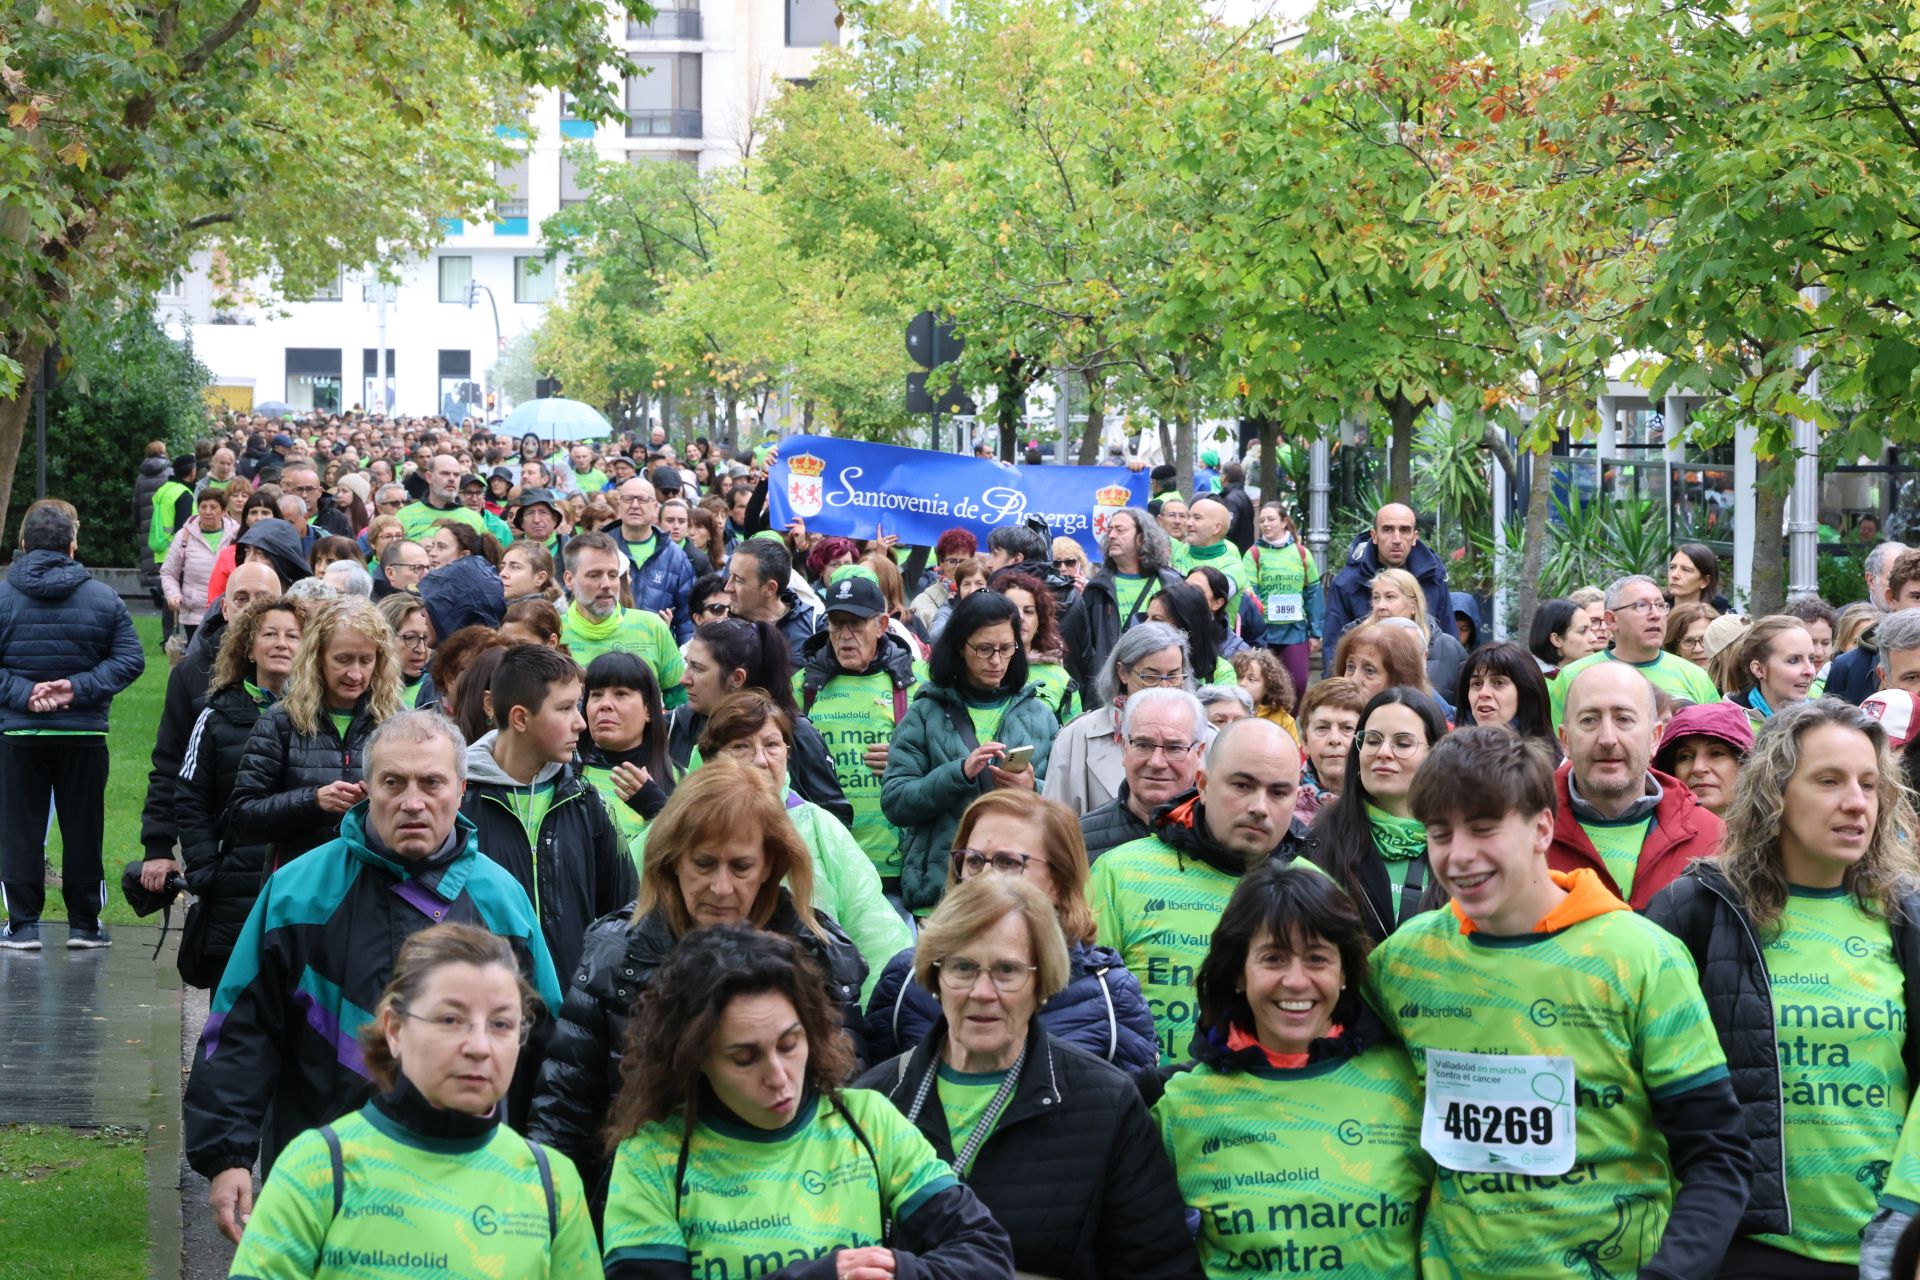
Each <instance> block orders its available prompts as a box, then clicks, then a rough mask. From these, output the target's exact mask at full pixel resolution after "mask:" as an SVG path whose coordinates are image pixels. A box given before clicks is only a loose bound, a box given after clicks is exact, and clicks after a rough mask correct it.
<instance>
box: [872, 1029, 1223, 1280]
mask: <svg viewBox="0 0 1920 1280" xmlns="http://www.w3.org/2000/svg"><path fill="white" fill-rule="evenodd" d="M946 1042H947V1024H946V1020H945V1019H942V1020H941V1021H940V1022H939V1023H937V1024H935V1026H934V1028H933V1029H932V1030H931V1031H929V1032H928V1033H927V1036H926V1038H925V1039H923V1040H922V1041H921V1042H920V1043H919V1044H918V1045H917V1046H916V1047H915V1048H914V1049H913V1050H912V1052H910V1053H906V1054H902V1055H901V1056H900V1057H897V1058H894V1059H893V1060H891V1061H889V1062H883V1063H881V1064H879V1065H878V1066H876V1067H874V1068H873V1070H871V1071H869V1072H867V1074H866V1075H864V1076H862V1077H861V1078H860V1080H859V1085H860V1087H861V1088H863V1089H875V1090H878V1091H879V1092H881V1093H884V1094H885V1095H886V1096H887V1098H888V1099H889V1100H890V1101H892V1103H893V1105H894V1106H896V1107H898V1108H900V1111H901V1114H903V1115H906V1116H907V1117H909V1118H910V1119H912V1120H913V1122H914V1124H915V1125H916V1126H917V1127H918V1128H919V1130H920V1132H921V1133H922V1134H924V1135H925V1136H926V1139H927V1141H928V1142H930V1143H932V1144H933V1150H934V1154H936V1155H938V1156H939V1157H940V1158H941V1159H942V1160H946V1161H948V1162H949V1163H951V1162H952V1161H953V1159H954V1149H953V1138H952V1135H951V1134H949V1133H948V1131H947V1113H946V1109H945V1108H944V1107H942V1106H941V1105H940V1100H939V1099H938V1098H937V1097H935V1096H934V1095H933V1091H932V1090H929V1091H928V1093H927V1095H926V1097H925V1099H924V1100H923V1101H922V1103H921V1105H920V1107H919V1111H918V1114H917V1115H916V1114H915V1111H914V1101H915V1099H916V1097H918V1096H919V1094H920V1090H921V1087H922V1084H923V1083H924V1082H925V1080H926V1077H927V1074H928V1073H929V1072H930V1071H933V1070H935V1069H936V1068H937V1066H938V1064H939V1060H940V1055H941V1050H942V1049H943V1048H944V1047H945V1045H946ZM938 1087H939V1086H938V1084H937V1083H936V1084H935V1085H934V1088H935V1089H937V1088H938ZM959 1174H960V1177H961V1178H962V1179H964V1180H965V1182H966V1184H967V1186H968V1187H970V1188H972V1190H973V1193H974V1194H975V1195H977V1196H979V1197H980V1199H981V1200H982V1201H984V1202H985V1204H986V1206H987V1208H988V1209H990V1210H992V1211H993V1216H994V1220H995V1221H997V1222H998V1223H999V1224H1000V1225H1001V1226H1003V1227H1005V1228H1006V1230H1007V1234H1008V1235H1009V1236H1011V1237H1013V1265H1014V1267H1015V1269H1016V1270H1018V1271H1020V1272H1022V1273H1031V1274H1036V1275H1043V1276H1054V1277H1058V1278H1059V1280H1103V1278H1104V1277H1114V1278H1115V1280H1121V1278H1124V1280H1162V1278H1164V1280H1199V1277H1200V1262H1199V1257H1198V1255H1197V1254H1196V1253H1195V1252H1194V1248H1193V1240H1192V1238H1191V1237H1190V1236H1189V1235H1188V1234H1187V1222H1186V1207H1185V1205H1183V1204H1182V1203H1181V1200H1180V1189H1179V1185H1178V1184H1177V1183H1176V1182H1175V1181H1174V1175H1173V1166H1172V1165H1171V1164H1169V1163H1168V1162H1167V1156H1166V1151H1165V1149H1164V1148H1163V1147H1162V1145H1161V1142H1160V1133H1159V1131H1158V1130H1157V1129H1156V1128H1155V1127H1154V1123H1153V1121H1152V1119H1151V1118H1149V1117H1148V1115H1147V1109H1146V1107H1145V1106H1143V1105H1142V1104H1141V1101H1140V1095H1139V1093H1138V1092H1136V1091H1135V1089H1134V1086H1133V1081H1132V1080H1131V1079H1129V1078H1128V1076H1127V1074H1126V1073H1125V1072H1124V1071H1121V1070H1120V1069H1119V1068H1117V1067H1112V1066H1109V1065H1107V1064H1106V1063H1104V1062H1101V1061H1100V1060H1099V1059H1097V1058H1093V1057H1090V1056H1089V1055H1087V1054H1084V1053H1081V1052H1080V1051H1079V1050H1078V1049H1072V1048H1069V1047H1068V1046H1066V1045H1064V1044H1062V1043H1060V1042H1059V1041H1057V1040H1055V1039H1054V1038H1053V1037H1052V1036H1050V1035H1048V1034H1047V1032H1046V1029H1045V1028H1044V1027H1043V1026H1042V1025H1041V1024H1040V1020H1039V1019H1037V1018H1036V1019H1033V1020H1032V1021H1031V1022H1029V1023H1028V1024H1027V1047H1026V1051H1025V1055H1024V1057H1023V1059H1022V1061H1021V1064H1020V1076H1019V1081H1018V1083H1017V1084H1015V1086H1014V1092H1013V1097H1012V1098H1011V1099H1009V1100H1008V1102H1007V1105H1006V1110H1005V1111H1004V1112H1003V1113H1002V1114H1001V1116H1000V1121H999V1123H998V1124H996V1125H995V1126H994V1127H993V1132H992V1133H991V1134H990V1135H988V1137H987V1139H986V1141H985V1142H984V1143H983V1144H982V1145H981V1147H980V1149H979V1154H978V1155H976V1156H975V1157H974V1160H973V1164H972V1166H971V1167H970V1168H968V1169H964V1170H960V1171H959Z"/></svg>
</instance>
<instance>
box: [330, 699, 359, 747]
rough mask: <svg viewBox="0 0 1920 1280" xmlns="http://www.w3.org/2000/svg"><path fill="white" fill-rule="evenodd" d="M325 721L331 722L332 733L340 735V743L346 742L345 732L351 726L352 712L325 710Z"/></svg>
mask: <svg viewBox="0 0 1920 1280" xmlns="http://www.w3.org/2000/svg"><path fill="white" fill-rule="evenodd" d="M327 719H329V720H331V721H333V728H334V732H336V733H338V734H339V735H340V741H342V742H345V741H346V740H347V730H348V729H349V728H351V727H352V725H353V712H351V711H335V710H334V709H333V708H331V707H329V708H327Z"/></svg>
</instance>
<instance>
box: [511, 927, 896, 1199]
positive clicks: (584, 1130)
mask: <svg viewBox="0 0 1920 1280" xmlns="http://www.w3.org/2000/svg"><path fill="white" fill-rule="evenodd" d="M633 911H634V908H633V905H632V904H629V905H628V906H626V907H624V908H622V909H621V910H619V911H616V912H614V913H612V914H611V915H607V916H603V917H601V918H600V919H599V920H596V921H594V922H593V927H592V928H590V929H588V930H587V936H586V944H585V947H584V949H583V950H582V952H581V955H580V967H579V969H578V970H577V971H576V972H575V973H574V974H573V980H572V982H571V983H570V984H569V985H568V987H567V998H566V1000H565V1002H564V1003H563V1004H562V1005H561V1006H560V1021H559V1025H558V1027H557V1028H556V1029H555V1030H554V1033H553V1039H552V1040H551V1041H550V1042H549V1043H548V1045H547V1056H546V1060H545V1061H544V1062H542V1063H541V1064H540V1083H539V1086H538V1088H537V1089H536V1090H535V1092H534V1098H533V1112H532V1115H531V1116H530V1117H529V1119H528V1121H527V1136H528V1137H530V1138H532V1139H533V1140H534V1141H536V1142H544V1143H545V1144H547V1145H548V1146H550V1147H552V1148H554V1149H555V1150H557V1151H560V1152H562V1153H564V1154H565V1155H566V1156H567V1158H568V1159H570V1160H572V1161H573V1163H574V1166H575V1167H576V1168H578V1169H579V1170H580V1177H581V1180H582V1181H583V1182H585V1184H586V1186H587V1189H588V1194H589V1197H590V1198H591V1199H592V1201H593V1203H594V1205H595V1206H596V1210H595V1212H596V1214H597V1213H598V1208H597V1206H599V1205H602V1204H604V1203H605V1201H606V1195H607V1188H606V1175H607V1171H608V1169H609V1168H610V1167H611V1166H610V1165H609V1163H608V1161H607V1157H606V1153H605V1149H604V1147H603V1146H602V1145H601V1141H600V1129H601V1126H602V1125H603V1124H605V1123H606V1119H607V1109H608V1108H609V1107H610V1106H611V1105H612V1103H613V1098H614V1095H615V1094H617V1093H618V1092H619V1091H620V1053H621V1049H622V1047H623V1046H624V1045H625V1044H626V1040H627V1022H628V1019H630V1018H631V1017H632V1016H633V1009H634V1004H635V1002H637V1001H638V1000H639V998H640V993H641V992H642V991H644V990H646V988H647V986H648V984H650V983H651V982H652V981H653V976H654V974H656V973H658V972H659V970H660V966H661V965H662V964H664V963H666V959H667V957H668V956H669V955H670V954H672V952H673V947H674V943H675V942H676V941H677V939H675V938H674V936H673V934H672V932H671V931H670V930H669V928H668V925H667V919H666V916H665V915H664V914H663V913H662V912H660V911H658V910H656V911H652V912H649V913H648V914H647V916H646V917H645V918H644V919H642V920H641V921H640V922H639V923H637V924H636V923H634V921H633ZM814 919H816V920H817V921H819V923H820V928H821V931H822V932H823V933H825V934H826V940H825V941H822V940H821V939H820V938H819V937H817V936H816V935H815V934H814V933H813V932H812V931H811V930H809V929H808V928H807V927H806V926H805V925H804V924H802V923H801V922H800V917H799V916H798V915H797V914H796V913H795V912H794V909H793V899H792V898H790V897H788V896H787V891H786V890H785V889H782V890H780V904H779V905H778V906H777V907H775V908H774V912H773V918H772V919H771V920H769V921H768V922H767V931H768V932H769V933H781V934H785V935H787V936H788V937H790V938H793V939H794V940H796V941H797V942H799V943H800V945H801V947H802V948H803V949H804V950H805V951H806V952H807V954H808V955H810V956H812V957H813V959H814V960H815V961H816V962H817V963H818V964H819V965H820V968H821V970H822V971H823V972H825V974H826V975H827V981H828V983H830V984H831V985H832V987H833V999H834V1001H835V1003H837V1004H838V1005H839V1006H840V1010H841V1016H842V1018H843V1020H844V1021H845V1023H846V1026H847V1028H848V1030H849V1031H850V1032H851V1033H853V1034H854V1036H855V1047H856V1048H859V1047H860V1045H859V1040H858V1032H859V1027H860V987H861V984H862V983H864V982H865V981H866V980H867V962H866V961H865V960H862V959H861V958H860V952H859V950H858V949H857V948H856V947H855V946H854V945H853V940H852V939H851V938H849V937H847V935H846V933H845V932H844V931H843V930H842V929H841V928H840V926H839V924H837V923H836V922H835V921H834V919H833V917H831V916H828V915H823V914H821V913H819V912H815V913H814ZM862 1060H863V1061H864V1060H865V1059H864V1055H863V1056H862Z"/></svg>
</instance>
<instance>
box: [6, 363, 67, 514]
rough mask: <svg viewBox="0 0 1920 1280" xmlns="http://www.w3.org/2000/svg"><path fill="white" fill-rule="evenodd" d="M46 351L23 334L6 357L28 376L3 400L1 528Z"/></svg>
mask: <svg viewBox="0 0 1920 1280" xmlns="http://www.w3.org/2000/svg"><path fill="white" fill-rule="evenodd" d="M46 352H47V344H46V343H44V342H35V341H34V340H32V339H31V338H27V337H25V336H22V335H15V337H14V338H13V340H12V341H11V342H9V343H8V344H7V354H8V355H9V356H11V357H13V359H14V360H16V361H17V362H19V365H20V368H21V369H22V370H23V371H24V372H25V374H26V377H25V378H23V379H22V380H21V382H20V387H19V389H18V390H17V391H15V392H14V394H13V398H12V399H11V400H0V528H5V527H6V523H7V506H8V504H9V502H10V500H11V499H12V497H13V473H14V471H15V470H16V469H17V468H18V467H19V465H20V450H21V447H22V446H23V445H24V444H25V443H26V438H27V417H28V415H29V414H31V413H32V412H33V393H34V389H35V388H36V387H38V386H39V385H40V361H41V358H42V357H43V356H45V355H46ZM69 496H70V497H74V498H77V497H79V496H80V495H79V494H72V495H69Z"/></svg>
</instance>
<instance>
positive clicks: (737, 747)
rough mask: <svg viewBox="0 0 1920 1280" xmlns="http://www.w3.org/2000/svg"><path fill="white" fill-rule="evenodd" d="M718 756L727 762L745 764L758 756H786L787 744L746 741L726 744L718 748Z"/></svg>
mask: <svg viewBox="0 0 1920 1280" xmlns="http://www.w3.org/2000/svg"><path fill="white" fill-rule="evenodd" d="M720 754H721V755H723V756H725V757H727V758H728V759H729V760H738V761H740V762H741V763H742V764H745V763H747V762H748V761H751V760H753V759H754V758H755V757H756V756H760V755H767V756H783V755H785V754H787V744H786V743H785V742H775V743H761V742H755V741H752V740H751V739H746V740H742V741H740V742H731V743H728V744H727V745H726V746H724V747H722V748H720Z"/></svg>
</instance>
